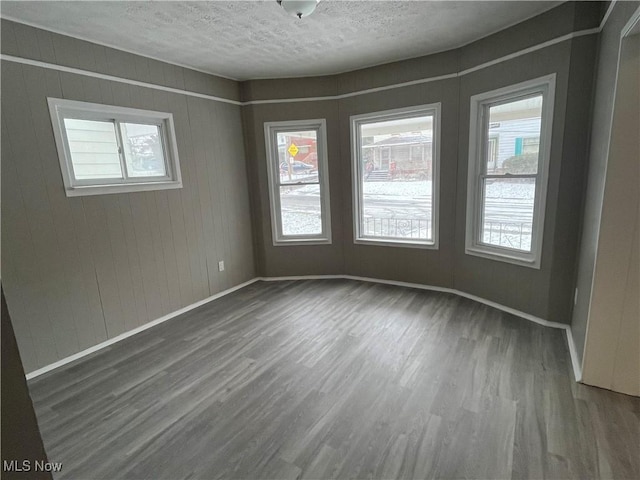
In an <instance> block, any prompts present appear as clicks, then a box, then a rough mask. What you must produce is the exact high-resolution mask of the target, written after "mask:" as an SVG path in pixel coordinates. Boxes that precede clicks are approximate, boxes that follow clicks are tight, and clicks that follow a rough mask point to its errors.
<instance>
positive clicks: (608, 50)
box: [571, 2, 640, 359]
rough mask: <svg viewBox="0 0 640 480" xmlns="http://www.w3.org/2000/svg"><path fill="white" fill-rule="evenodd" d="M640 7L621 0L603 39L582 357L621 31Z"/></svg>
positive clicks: (580, 275) (579, 316)
mask: <svg viewBox="0 0 640 480" xmlns="http://www.w3.org/2000/svg"><path fill="white" fill-rule="evenodd" d="M639 6H640V2H617V3H616V5H615V6H614V8H613V11H612V12H611V15H610V17H609V19H608V21H607V24H606V25H605V28H604V29H603V31H602V33H601V34H600V39H599V48H598V60H597V61H598V65H597V69H596V81H595V87H594V100H593V124H592V126H591V143H590V150H589V166H588V172H589V173H588V180H587V184H586V191H585V196H584V213H583V217H582V225H583V227H582V237H581V240H580V253H579V262H578V270H577V282H576V286H577V288H578V302H577V303H576V306H575V308H574V311H573V315H572V321H571V325H572V328H571V329H572V332H573V338H574V340H575V342H576V347H577V351H578V355H579V356H580V358H581V359H582V355H583V350H584V345H585V337H586V330H587V320H588V316H589V304H590V301H591V287H592V282H593V273H594V267H595V261H596V248H597V244H598V236H599V231H600V218H601V213H602V201H603V198H604V184H605V176H606V165H607V158H608V155H609V152H608V148H609V138H610V136H611V118H612V113H613V104H614V93H615V92H614V90H615V88H614V87H615V82H616V72H617V62H618V50H619V47H620V32H621V30H622V28H623V27H624V26H625V24H626V23H627V22H628V21H629V19H630V18H631V15H632V14H633V12H635V10H636V9H637V8H638V7H639Z"/></svg>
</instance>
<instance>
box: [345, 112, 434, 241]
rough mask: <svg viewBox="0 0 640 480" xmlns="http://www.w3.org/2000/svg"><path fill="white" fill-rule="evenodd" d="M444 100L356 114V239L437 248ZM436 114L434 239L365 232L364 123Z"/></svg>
mask: <svg viewBox="0 0 640 480" xmlns="http://www.w3.org/2000/svg"><path fill="white" fill-rule="evenodd" d="M441 110H442V104H441V103H440V102H438V103H430V104H427V105H416V106H411V107H404V108H396V109H393V110H384V111H379V112H371V113H365V114H361V115H352V116H351V117H350V120H351V121H350V124H351V177H352V179H351V180H352V181H351V184H352V203H353V242H354V243H356V244H363V245H379V246H393V247H409V248H424V249H431V250H437V249H438V245H439V243H438V242H439V238H440V228H439V226H440V221H439V217H440V112H441ZM425 115H433V138H432V144H433V158H432V163H431V178H432V186H431V188H432V195H433V198H432V204H431V215H432V217H431V229H432V232H433V239H432V240H410V239H406V240H403V239H400V238H384V237H371V236H365V235H363V234H362V233H361V224H362V222H361V218H362V204H363V192H362V188H361V182H360V179H361V178H362V176H363V175H364V172H363V171H362V162H361V161H360V160H359V159H360V158H361V152H360V150H361V146H360V131H361V127H362V125H363V124H366V123H372V122H381V121H389V120H401V119H404V118H411V117H422V116H425Z"/></svg>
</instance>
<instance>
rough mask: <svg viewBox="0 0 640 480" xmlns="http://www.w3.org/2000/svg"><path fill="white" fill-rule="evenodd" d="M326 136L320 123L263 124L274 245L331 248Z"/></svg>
mask: <svg viewBox="0 0 640 480" xmlns="http://www.w3.org/2000/svg"><path fill="white" fill-rule="evenodd" d="M325 135H326V124H325V121H324V120H302V121H287V122H269V123H266V124H265V143H266V146H267V161H268V164H269V201H270V204H271V205H270V206H271V215H272V217H271V218H272V221H273V224H272V225H271V227H272V234H273V243H274V245H295V244H305V245H313V244H328V243H331V221H330V218H329V184H328V174H327V157H326V149H325V148H323V146H324V145H325V140H324V139H325V138H326V137H325Z"/></svg>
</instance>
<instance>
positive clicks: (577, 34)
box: [0, 1, 616, 106]
mask: <svg viewBox="0 0 640 480" xmlns="http://www.w3.org/2000/svg"><path fill="white" fill-rule="evenodd" d="M615 3H616V2H615V1H613V2H612V3H611V4H610V5H609V9H608V10H607V12H606V14H605V16H604V17H603V19H602V22H601V23H600V25H599V26H598V27H595V28H590V29H586V30H579V31H577V32H572V33H568V34H566V35H562V36H561V37H557V38H554V39H552V40H547V41H546V42H543V43H540V44H538V45H534V46H532V47H528V48H525V49H523V50H519V51H517V52H514V53H510V54H509V55H505V56H503V57H500V58H496V59H494V60H491V61H489V62H485V63H482V64H479V65H476V66H474V67H470V68H467V69H465V70H462V71H460V72H452V73H449V74H445V75H438V76H434V77H425V78H420V79H416V80H410V81H407V82H401V83H395V84H391V85H383V86H380V87H374V88H368V89H365V90H357V91H354V92H348V93H343V94H340V95H325V96H320V97H298V98H275V99H264V100H250V101H246V102H241V101H238V100H232V99H228V98H223V97H217V96H215V95H207V94H205V93H199V92H194V91H191V90H182V89H179V88H173V87H167V86H164V85H158V84H155V83H149V82H142V81H138V80H132V79H129V78H122V77H117V76H114V75H108V74H104V73H98V72H92V71H89V70H83V69H79V68H74V67H66V66H63V65H57V64H54V63H49V62H42V61H40V60H32V59H29V58H23V57H17V56H14V55H7V54H0V59H1V60H4V61H9V62H14V63H21V64H24V65H31V66H35V67H41V68H48V69H51V70H58V71H61V72H67V73H75V74H77V75H83V76H87V77H93V78H100V79H102V80H109V81H113V82H119V83H128V84H130V85H136V86H139V87H145V88H152V89H155V90H162V91H165V92H170V93H177V94H181V95H189V96H192V97H198V98H204V99H207V100H212V101H216V102H223V103H230V104H232V105H239V106H247V105H265V104H276V103H300V102H322V101H330V100H341V99H344V98H350V97H356V96H360V95H367V94H370V93H376V92H382V91H385V90H392V89H396V88H403V87H409V86H413V85H420V84H423V83H429V82H437V81H440V80H446V79H449V78H456V77H461V76H464V75H468V74H470V73H473V72H476V71H478V70H482V69H484V68H488V67H491V66H494V65H497V64H499V63H502V62H507V61H509V60H512V59H514V58H518V57H521V56H523V55H527V54H529V53H532V52H535V51H537V50H541V49H543V48H547V47H550V46H553V45H556V44H558V43H562V42H565V41H568V40H572V39H574V38H579V37H583V36H586V35H594V34H598V33H600V32H601V31H602V29H603V28H604V26H605V24H606V21H607V19H608V18H609V16H610V13H611V11H612V10H613V6H614V5H615ZM185 68H188V67H185Z"/></svg>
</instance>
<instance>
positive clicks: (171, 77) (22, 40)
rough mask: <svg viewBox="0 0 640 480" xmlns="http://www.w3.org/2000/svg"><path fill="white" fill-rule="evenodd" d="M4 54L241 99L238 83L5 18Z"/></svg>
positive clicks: (0, 30) (1, 33) (3, 22)
mask: <svg viewBox="0 0 640 480" xmlns="http://www.w3.org/2000/svg"><path fill="white" fill-rule="evenodd" d="M0 35H1V37H0V38H1V43H2V53H3V54H5V55H14V56H18V57H23V58H28V59H31V60H39V61H42V62H48V63H55V64H57V65H63V66H65V67H73V68H80V69H83V70H89V71H91V72H96V73H103V74H106V75H115V76H117V77H122V78H128V79H130V80H137V81H140V82H150V83H155V84H158V85H163V86H165V87H173V88H178V89H184V90H190V91H193V92H198V93H204V94H207V95H216V96H220V97H224V98H229V99H232V100H239V99H240V88H239V85H238V83H237V82H235V81H233V80H228V79H226V78H221V77H216V76H214V75H209V74H206V73H201V72H198V71H195V70H190V69H188V68H183V67H179V66H176V65H172V64H170V63H165V62H160V61H158V60H154V59H152V58H146V57H141V56H138V55H134V54H133V53H127V52H123V51H122V50H117V49H114V48H109V47H104V46H102V45H97V44H95V43H91V42H86V41H84V40H78V39H76V38H71V37H67V36H65V35H59V34H57V33H53V32H48V31H45V30H41V29H39V28H34V27H29V26H27V25H23V24H20V23H15V22H11V21H8V20H5V19H2V28H1V29H0Z"/></svg>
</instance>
